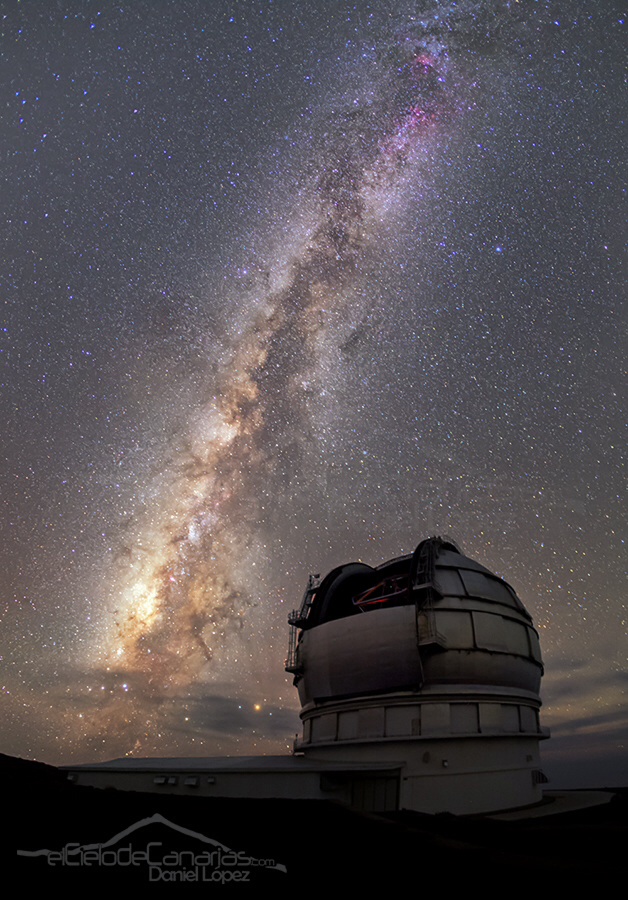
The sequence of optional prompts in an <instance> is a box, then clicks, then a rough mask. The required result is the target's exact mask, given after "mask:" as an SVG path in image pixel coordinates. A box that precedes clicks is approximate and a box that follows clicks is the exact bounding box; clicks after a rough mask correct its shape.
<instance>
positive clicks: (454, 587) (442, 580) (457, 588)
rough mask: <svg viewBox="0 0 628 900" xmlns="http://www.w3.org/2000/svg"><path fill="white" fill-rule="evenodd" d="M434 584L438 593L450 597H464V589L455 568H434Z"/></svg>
mask: <svg viewBox="0 0 628 900" xmlns="http://www.w3.org/2000/svg"><path fill="white" fill-rule="evenodd" d="M434 581H435V586H436V589H437V591H438V592H439V593H441V594H446V595H448V596H452V597H465V596H466V593H467V592H466V591H465V588H464V585H463V583H462V580H461V578H460V575H459V574H458V571H457V570H456V569H441V568H440V566H439V567H438V568H437V569H436V573H435V577H434Z"/></svg>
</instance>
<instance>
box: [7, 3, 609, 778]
mask: <svg viewBox="0 0 628 900" xmlns="http://www.w3.org/2000/svg"><path fill="white" fill-rule="evenodd" d="M622 24H623V22H622V21H621V19H620V17H619V16H618V15H616V13H615V11H614V7H613V5H612V4H610V3H609V4H606V3H603V4H601V5H599V8H596V12H595V13H594V14H593V13H591V14H589V13H587V14H586V15H585V14H583V13H581V11H580V10H578V9H576V8H575V5H573V4H570V3H568V2H562V3H555V2H545V3H536V2H529V3H524V2H521V3H497V2H494V3H491V2H484V3H481V2H465V3H461V4H457V3H451V4H449V3H397V2H394V3H393V2H391V3H381V4H376V5H375V4H373V5H372V4H370V3H369V2H367V0H364V2H360V3H358V4H344V3H338V4H328V3H320V4H318V3H311V4H306V5H303V4H296V3H292V2H288V0H285V2H276V3H261V4H259V5H255V6H253V5H249V4H244V5H239V7H238V8H237V9H236V8H235V7H234V8H233V9H231V7H230V6H229V4H227V3H224V4H223V3H217V4H213V3H212V4H208V3H202V2H191V3H189V4H186V5H181V6H179V4H160V3H148V2H143V0H134V2H131V3H129V4H128V5H122V6H116V7H115V8H113V7H111V8H107V7H105V8H103V9H102V10H100V9H98V8H97V7H96V6H92V4H89V3H88V4H81V3H73V2H70V3H67V4H64V5H63V8H60V7H59V6H55V7H54V8H52V6H51V7H49V8H47V5H45V6H44V5H41V6H40V7H38V8H35V7H34V6H31V7H30V8H24V9H22V8H21V5H20V4H16V5H15V7H14V8H10V9H9V11H8V12H7V15H6V18H5V19H4V29H5V31H4V40H5V45H4V46H5V48H6V50H5V57H4V59H5V63H6V65H7V73H8V77H7V78H6V79H5V81H4V83H5V88H4V89H3V90H4V93H3V101H4V106H3V109H4V110H5V112H4V113H3V115H4V120H3V126H4V127H3V134H5V135H6V154H5V158H6V160H7V163H6V166H5V171H4V173H3V177H4V179H5V184H4V194H3V196H4V198H5V209H4V211H3V222H4V228H3V232H2V233H3V237H2V241H3V259H4V260H5V261H6V262H5V264H4V265H3V269H2V287H3V298H4V303H5V310H6V316H5V325H4V326H3V327H4V332H3V333H4V335H5V339H6V344H5V347H4V348H3V359H4V361H5V362H4V366H5V368H4V373H5V377H4V380H3V387H4V403H5V407H4V409H5V416H4V418H5V422H6V429H5V435H4V443H5V447H6V450H5V460H6V462H5V467H4V470H3V473H2V486H3V494H2V496H3V510H4V512H3V519H2V529H3V530H2V534H3V554H4V555H3V563H4V570H5V573H6V579H5V588H4V594H3V603H4V606H3V609H4V617H3V625H4V627H5V635H6V645H7V647H6V653H3V657H4V660H3V661H4V663H5V688H4V690H5V710H6V713H5V715H6V719H7V723H8V724H7V728H6V734H7V741H8V744H7V747H6V748H0V749H6V750H7V752H15V753H20V754H22V755H32V756H36V757H39V758H44V759H49V760H51V761H60V760H68V759H70V758H73V759H80V760H87V759H91V758H111V757H113V756H117V755H121V754H124V753H136V754H140V755H141V754H153V755H167V754H186V753H205V754H208V753H214V752H259V751H267V752H275V751H277V750H278V749H282V748H285V747H287V746H288V745H289V738H290V736H291V735H292V734H293V733H294V732H295V731H296V730H297V717H296V714H295V709H296V704H297V701H296V697H295V696H294V695H293V689H292V686H291V685H290V683H289V680H287V679H286V678H285V677H284V673H283V671H282V659H283V655H284V653H285V643H286V632H287V628H286V618H287V613H288V612H289V610H290V609H291V608H292V607H293V606H295V605H296V604H298V601H299V598H300V594H301V591H302V588H303V584H304V583H305V580H306V577H307V575H308V573H309V572H310V571H324V570H326V569H328V568H330V567H331V566H333V565H337V564H339V563H342V562H346V561H348V560H350V559H357V558H363V559H364V560H365V561H366V562H368V563H370V564H377V563H379V562H381V561H383V560H384V559H386V558H390V557H392V556H395V555H398V554H399V553H400V552H407V551H410V550H412V549H413V547H414V546H415V545H416V544H417V543H418V542H419V540H421V539H422V538H423V537H425V536H427V535H428V534H432V533H445V532H449V533H451V534H452V536H453V538H454V539H455V540H457V541H458V542H459V543H461V544H462V546H463V548H464V549H465V551H466V552H467V553H468V554H469V555H472V556H475V557H476V558H478V559H479V560H480V561H481V562H482V563H484V564H485V565H487V566H489V568H491V569H493V570H494V571H497V572H498V573H499V574H501V575H503V576H504V577H506V579H507V580H508V581H509V582H511V583H512V584H513V586H514V587H515V588H516V589H517V592H518V594H519V595H520V596H521V597H522V598H523V600H524V602H525V603H526V606H527V607H528V608H529V609H530V612H531V613H532V615H533V617H534V621H535V624H536V625H537V627H538V628H539V630H540V636H541V642H542V647H543V651H544V657H545V661H546V669H547V675H546V678H545V703H546V708H545V716H546V718H545V724H549V725H550V726H552V728H553V729H554V733H555V735H556V737H555V742H554V746H555V747H556V748H557V750H556V751H554V752H555V754H556V759H557V760H558V759H559V758H561V759H562V758H563V757H565V756H567V757H568V756H569V753H570V752H574V753H575V750H574V749H573V748H576V750H577V754H579V756H578V760H579V761H580V762H583V761H584V762H586V761H587V760H589V761H590V763H591V766H592V767H593V768H594V766H595V765H600V760H602V758H604V759H607V760H610V761H611V763H610V764H611V765H613V764H614V765H617V760H619V759H620V758H621V749H620V745H621V741H622V740H623V735H624V733H625V729H626V722H625V705H624V703H623V700H622V698H623V694H622V678H623V672H624V670H625V655H626V654H625V637H624V635H625V623H626V619H625V605H624V601H623V599H622V593H621V591H622V588H621V579H620V574H619V573H620V572H621V569H622V559H623V558H624V556H623V553H624V545H623V543H622V538H621V530H622V523H623V513H622V509H623V507H622V504H621V500H620V496H621V490H622V487H623V482H622V480H621V474H622V468H621V466H622V462H623V460H622V456H621V446H622V445H621V442H620V441H619V438H618V434H619V421H620V389H619V385H620V364H619V361H620V352H621V351H620V344H619V337H618V336H619V333H620V329H619V328H618V324H619V321H618V313H619V309H620V306H619V284H620V283H621V250H620V245H619V235H620V233H621V225H620V223H621V219H620V215H619V208H618V204H617V197H618V196H620V194H621V190H622V187H623V185H622V178H621V174H620V172H621V169H620V165H619V159H620V158H621V149H620V148H621V132H620V129H619V122H620V120H621V111H620V109H619V101H618V97H619V93H618V90H617V85H618V84H619V83H620V80H621V79H620V74H619V73H620V71H621V66H620V63H619V60H620V59H621V54H620V50H619V48H620V46H621V42H620V39H619V29H620V28H621V26H622ZM561 741H562V743H561ZM569 748H571V749H569ZM548 752H549V759H550V766H551V759H552V757H551V753H552V751H551V750H549V751H548ZM561 754H562V757H561ZM577 754H576V755H577ZM613 760H614V761H615V762H614V763H613ZM563 762H564V759H563ZM584 762H583V764H584ZM593 768H592V771H593ZM592 777H593V776H592Z"/></svg>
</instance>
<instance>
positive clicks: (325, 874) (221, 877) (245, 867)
mask: <svg viewBox="0 0 628 900" xmlns="http://www.w3.org/2000/svg"><path fill="white" fill-rule="evenodd" d="M0 772H1V774H2V783H3V784H4V785H5V788H6V789H8V803H6V804H4V805H3V808H4V818H5V831H4V833H5V834H6V835H7V837H6V838H5V844H6V845H7V850H8V857H9V863H11V861H14V862H15V864H16V865H17V874H18V882H17V883H18V885H19V886H20V887H22V886H23V887H24V888H27V887H29V888H30V887H33V886H35V887H43V888H45V889H47V890H49V889H50V890H51V889H54V888H62V889H64V890H65V889H67V890H68V891H72V892H73V891H79V890H81V889H85V888H87V889H90V888H93V887H99V888H103V889H105V890H106V889H111V888H114V889H115V888H118V887H119V888H123V889H125V890H126V889H128V888H131V889H133V888H136V887H137V888H138V889H142V888H146V889H148V890H149V892H150V893H151V894H152V893H153V891H166V892H167V893H168V894H169V895H170V896H172V897H175V896H177V897H178V896H180V894H181V893H182V892H185V893H188V892H189V891H197V892H198V891H202V892H203V893H204V894H207V892H210V893H215V892H218V893H219V894H222V893H224V891H233V890H238V891H245V890H251V891H255V890H259V889H260V888H264V887H268V888H271V889H272V888H273V887H275V888H280V889H281V888H283V889H285V888H288V887H289V888H301V890H302V892H303V893H304V894H305V896H309V895H310V890H311V889H313V888H325V887H328V888H351V889H355V888H361V887H371V888H375V887H383V886H387V885H390V886H391V887H393V888H394V887H395V886H396V885H399V884H400V883H401V882H405V881H406V880H407V879H410V880H411V883H412V884H413V885H414V886H415V888H416V889H417V890H421V889H422V888H424V887H426V886H427V887H434V888H438V889H440V890H447V891H448V890H450V889H451V888H452V887H463V886H465V887H467V888H468V887H470V886H471V885H476V886H478V887H480V888H482V887H484V888H489V889H490V888H493V889H495V890H505V889H507V888H508V887H513V886H515V885H520V886H521V889H522V890H526V889H532V890H536V889H538V888H539V887H540V886H541V885H543V886H544V887H550V886H551V887H554V886H555V887H557V888H560V887H565V886H570V887H573V886H576V885H579V886H583V885H584V884H585V883H587V882H588V881H589V880H590V879H594V882H595V883H597V884H598V885H599V886H600V887H602V885H603V884H604V883H605V882H606V879H608V878H609V877H611V876H612V874H613V873H623V871H624V869H625V863H624V854H625V852H626V847H628V828H627V823H628V789H620V790H615V791H613V795H614V796H613V798H612V800H611V802H610V803H607V804H605V805H602V806H596V807H593V808H588V809H582V810H579V811H572V812H564V813H561V814H556V815H550V816H545V817H541V818H535V819H527V820H520V821H516V822H504V821H496V820H493V819H489V818H487V817H478V816H474V817H460V816H451V815H438V816H431V815H423V814H420V813H411V812H404V811H402V812H399V813H397V814H395V815H387V816H385V817H384V816H374V815H365V814H360V813H357V812H353V811H351V810H348V809H345V808H343V807H339V806H336V805H334V804H331V803H326V802H313V801H296V800H295V801H289V800H269V801H263V800H217V799H206V798H202V797H178V796H173V795H155V794H140V793H132V792H122V791H120V792H118V791H113V790H97V789H95V788H88V787H78V786H74V785H71V784H69V783H68V782H67V780H66V778H65V776H64V774H63V773H61V772H59V771H58V770H57V769H55V768H53V767H51V766H46V765H43V764H42V763H34V762H27V761H24V760H18V759H14V758H12V757H7V756H2V755H0ZM609 790H610V789H609ZM18 851H19V852H18ZM33 851H49V852H48V853H41V852H40V853H39V855H24V854H25V853H30V854H32V853H33ZM505 878H507V879H508V881H504V879H505ZM514 879H516V880H514ZM72 895H73V894H72Z"/></svg>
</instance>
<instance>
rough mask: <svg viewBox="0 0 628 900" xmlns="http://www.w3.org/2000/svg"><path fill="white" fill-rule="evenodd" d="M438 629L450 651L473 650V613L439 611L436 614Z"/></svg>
mask: <svg viewBox="0 0 628 900" xmlns="http://www.w3.org/2000/svg"><path fill="white" fill-rule="evenodd" d="M434 615H435V618H436V627H437V629H438V632H439V633H440V634H442V635H443V637H444V638H445V643H446V646H447V647H448V649H450V650H467V649H468V650H472V649H473V647H474V646H475V642H474V639H473V623H472V621H471V613H470V612H464V611H462V610H449V609H439V610H437V611H436V612H435V614H434Z"/></svg>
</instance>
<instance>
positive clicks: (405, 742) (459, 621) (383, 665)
mask: <svg viewBox="0 0 628 900" xmlns="http://www.w3.org/2000/svg"><path fill="white" fill-rule="evenodd" d="M290 624H291V625H292V626H293V632H292V642H291V647H290V650H289V656H288V660H287V662H286V669H287V671H289V672H292V673H293V675H294V683H295V685H296V686H297V688H298V691H299V698H300V701H301V707H302V708H301V714H300V715H301V719H302V722H303V736H302V739H301V740H299V741H298V742H297V744H296V749H297V750H298V751H300V752H304V753H306V754H307V755H309V756H315V757H317V758H322V757H324V758H326V759H330V758H333V759H334V760H340V759H345V760H347V761H348V760H355V759H361V760H364V759H371V760H375V759H378V760H381V759H393V758H397V759H399V760H402V761H403V763H404V766H405V770H406V774H405V775H404V776H403V777H404V779H405V781H410V782H413V783H414V788H412V785H409V786H408V790H409V791H410V794H412V790H414V789H416V790H417V791H419V787H418V780H420V779H423V780H422V781H421V787H420V793H421V795H422V798H423V799H422V801H421V802H422V804H423V805H418V806H417V805H416V802H414V800H416V798H414V800H411V802H410V803H408V804H406V805H408V806H410V808H418V809H426V808H429V807H430V803H431V801H430V803H428V806H427V807H426V806H425V802H426V801H425V798H426V796H428V795H430V796H432V794H431V793H430V792H432V793H433V791H434V790H436V787H435V782H434V777H432V778H431V782H432V784H431V786H430V779H429V778H428V779H427V780H426V779H425V776H427V775H434V772H435V770H434V765H433V764H434V760H435V759H436V760H439V761H440V762H437V763H435V765H436V766H437V769H438V774H439V775H442V774H443V771H442V770H443V769H447V770H448V783H449V784H450V786H451V787H452V788H453V789H455V786H456V785H457V788H458V789H460V788H461V787H464V792H465V793H466V794H469V791H470V784H472V785H473V790H471V793H473V792H474V791H475V790H476V788H477V789H478V790H480V793H482V794H483V795H484V796H485V795H486V794H487V793H488V794H490V795H491V799H490V800H489V801H488V803H487V805H485V807H484V808H485V809H489V808H495V806H494V803H495V799H496V793H495V792H497V794H498V795H500V791H503V789H504V786H505V785H506V783H510V787H511V788H512V785H513V784H514V783H515V782H516V783H518V784H519V787H518V788H516V789H514V790H512V789H509V790H508V791H507V793H508V797H505V796H504V797H502V799H503V800H505V801H506V802H503V803H502V806H506V805H516V804H517V803H520V804H521V805H524V804H525V803H530V802H534V799H535V798H536V799H540V793H538V791H537V785H538V784H540V783H541V782H542V781H544V780H545V779H544V777H543V776H542V773H541V772H540V770H539V769H538V765H539V757H538V742H539V740H540V739H541V738H542V737H545V736H547V735H546V734H544V733H543V732H542V730H541V728H540V724H539V708H540V705H541V700H540V696H539V688H540V682H541V676H542V674H543V665H542V659H541V652H540V647H539V639H538V635H537V632H536V631H535V629H534V627H533V624H532V618H531V616H530V614H529V613H528V612H527V610H526V609H525V607H524V605H523V603H522V602H521V600H520V599H519V598H518V597H517V594H516V593H515V591H514V590H513V589H512V587H511V586H510V585H509V584H507V583H506V582H505V581H504V580H503V579H501V578H499V577H498V576H496V575H494V574H493V573H492V572H490V571H489V570H488V569H487V568H485V567H484V566H482V565H480V564H479V563H477V562H475V561H474V560H472V559H469V557H467V556H465V555H464V554H463V553H462V551H461V550H460V548H459V547H458V546H457V545H456V544H455V543H453V542H452V541H449V540H444V539H441V538H436V537H433V538H428V539H427V540H424V541H422V542H421V543H420V544H419V545H418V547H417V548H416V550H415V551H414V553H412V554H408V555H406V556H401V557H398V558H396V559H392V560H389V561H388V562H385V563H383V564H382V565H379V566H376V567H371V566H368V565H365V564H364V563H348V564H346V565H342V566H339V567H338V568H336V569H334V570H333V571H331V572H330V573H329V574H328V575H326V576H325V577H324V578H323V579H322V580H320V581H319V579H318V577H315V576H311V577H310V581H309V583H308V586H307V588H306V591H305V595H304V598H303V602H302V605H301V608H300V609H299V610H298V611H295V612H294V613H293V614H292V616H291V617H290ZM412 760H414V762H412ZM452 770H455V771H456V772H457V774H458V779H457V780H456V778H452V777H450V775H449V773H451V772H452ZM489 773H490V777H488V779H487V777H486V776H488V775H489ZM417 779H418V780H417ZM460 779H463V781H464V785H463V782H462V781H461V780H460ZM469 779H471V781H469ZM445 793H446V794H447V792H445ZM436 794H437V795H438V796H437V797H436V799H435V800H434V803H433V804H431V805H432V806H435V809H436V811H438V809H449V810H450V811H454V812H456V811H465V812H466V811H478V809H479V807H478V805H477V803H476V804H472V809H467V808H466V807H465V808H464V809H462V810H461V809H457V808H453V806H452V803H451V802H447V803H444V805H442V806H441V805H439V803H440V800H439V799H438V797H441V798H442V797H443V796H444V795H443V782H442V781H441V783H440V793H439V791H438V790H437V791H436ZM500 796H501V795H500ZM432 799H434V798H432ZM508 801H512V802H510V803H509V802H508ZM478 802H479V804H480V807H481V806H482V803H483V801H482V800H479V801H478ZM491 804H493V805H492V806H491ZM454 805H455V804H454ZM498 805H499V804H498Z"/></svg>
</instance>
